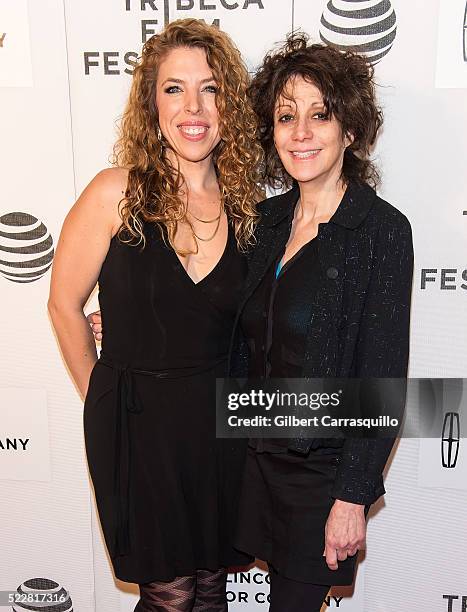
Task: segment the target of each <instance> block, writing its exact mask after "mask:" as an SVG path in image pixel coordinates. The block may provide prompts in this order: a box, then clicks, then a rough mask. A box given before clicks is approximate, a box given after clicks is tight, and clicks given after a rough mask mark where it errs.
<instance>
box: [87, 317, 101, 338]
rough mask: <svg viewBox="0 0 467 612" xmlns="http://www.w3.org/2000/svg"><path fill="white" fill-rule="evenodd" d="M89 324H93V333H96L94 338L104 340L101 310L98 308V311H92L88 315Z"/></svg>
mask: <svg viewBox="0 0 467 612" xmlns="http://www.w3.org/2000/svg"><path fill="white" fill-rule="evenodd" d="M86 318H87V320H88V323H89V325H90V326H91V329H92V333H93V334H94V338H95V339H96V340H99V341H100V340H102V318H101V311H100V310H96V312H91V314H88V316H87V317H86Z"/></svg>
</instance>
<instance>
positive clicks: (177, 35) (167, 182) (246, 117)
mask: <svg viewBox="0 0 467 612" xmlns="http://www.w3.org/2000/svg"><path fill="white" fill-rule="evenodd" d="M177 47H188V48H190V47H194V48H201V49H204V51H205V52H206V58H207V63H208V65H209V67H210V68H211V70H212V74H213V77H214V79H215V81H216V85H217V87H218V92H217V94H216V107H217V110H218V113H219V133H220V137H221V141H220V143H219V144H218V145H217V147H216V149H215V151H214V155H213V161H214V165H215V168H216V174H217V178H218V182H219V188H220V193H221V199H222V204H223V206H224V208H225V210H226V213H227V216H228V218H229V221H230V222H231V223H232V225H233V227H234V230H235V236H236V240H237V244H238V247H239V249H240V250H242V251H244V250H246V249H247V247H248V245H249V244H250V243H251V241H252V237H253V231H254V227H255V223H256V220H257V218H258V214H257V212H256V203H257V202H258V201H259V200H260V199H262V198H263V197H264V193H263V190H262V188H261V187H260V177H259V168H260V164H261V159H262V149H261V147H260V146H259V144H258V142H257V140H256V131H257V125H256V117H255V114H254V112H253V110H252V108H251V106H250V103H249V101H248V99H247V96H246V90H247V87H248V85H249V76H248V71H247V69H246V67H245V65H244V63H243V61H242V59H241V56H240V52H239V51H238V49H237V48H236V47H235V45H234V44H233V42H232V41H231V39H230V38H229V37H228V36H227V34H225V33H224V32H221V31H220V30H219V29H218V28H216V27H215V26H209V25H207V24H206V23H205V22H204V21H201V20H198V19H179V20H177V21H173V22H172V23H170V24H169V25H167V26H166V27H165V28H164V30H162V32H161V33H160V34H156V35H154V36H152V37H151V38H150V39H149V40H148V41H147V42H146V43H145V44H144V46H143V51H142V56H141V58H140V60H139V63H138V64H137V65H136V67H135V70H134V74H133V82H132V86H131V90H130V94H129V98H128V102H127V105H126V108H125V111H124V113H123V116H122V119H121V123H120V134H119V138H118V140H117V142H116V143H115V146H114V150H113V158H112V163H113V164H114V165H118V166H123V167H127V168H129V175H128V184H127V189H126V192H125V197H124V198H123V200H122V202H121V204H122V205H121V208H120V215H121V218H122V226H121V228H120V230H119V238H120V240H122V241H123V242H127V243H133V244H134V243H135V240H136V244H142V246H143V247H144V245H145V236H144V233H143V224H142V222H143V220H144V221H149V222H153V223H156V224H157V225H158V226H159V228H160V229H161V231H162V230H163V226H165V228H166V229H167V238H168V241H169V242H170V244H171V246H172V247H173V248H174V249H175V246H174V238H175V234H176V231H177V222H179V221H181V220H185V217H186V202H184V201H183V200H182V198H181V196H180V190H181V188H182V186H183V184H184V179H183V176H182V175H181V173H180V171H179V170H178V169H176V168H174V166H173V165H172V164H171V163H170V161H169V159H167V157H166V156H165V155H164V149H163V143H162V142H161V141H160V140H159V139H158V138H157V130H158V111H157V106H156V82H157V74H158V66H159V65H160V62H161V60H162V59H163V58H164V56H165V55H166V54H167V53H168V52H169V51H171V50H172V49H175V48H177ZM162 236H163V237H164V239H165V236H164V232H163V231H162ZM178 252H179V253H180V254H181V255H186V254H187V252H181V251H178ZM194 252H196V251H194Z"/></svg>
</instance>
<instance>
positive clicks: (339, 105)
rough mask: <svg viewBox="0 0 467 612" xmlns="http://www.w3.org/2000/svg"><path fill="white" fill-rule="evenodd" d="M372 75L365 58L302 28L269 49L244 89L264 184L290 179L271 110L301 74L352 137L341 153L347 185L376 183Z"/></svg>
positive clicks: (377, 122) (378, 116)
mask: <svg viewBox="0 0 467 612" xmlns="http://www.w3.org/2000/svg"><path fill="white" fill-rule="evenodd" d="M373 75H374V69H373V66H371V64H370V63H369V62H368V61H367V59H366V58H365V57H364V56H362V55H359V54H357V53H355V52H353V51H345V52H342V51H340V50H338V49H337V48H335V47H332V46H326V45H322V44H310V43H309V42H308V36H307V35H306V34H304V33H301V32H300V33H292V34H290V35H289V36H288V37H287V40H286V42H285V43H284V44H283V45H282V46H281V47H279V48H278V49H275V50H273V51H271V52H269V53H268V54H267V55H266V57H265V58H264V60H263V63H262V65H261V66H260V68H259V70H258V71H257V73H256V75H255V76H254V78H253V80H252V82H251V84H250V87H249V89H248V95H249V97H250V100H251V102H252V105H253V108H254V110H255V112H256V115H257V117H258V139H259V141H260V143H261V145H262V147H263V150H264V163H263V168H262V175H263V180H264V182H265V183H266V184H268V185H269V186H271V187H273V188H281V187H290V186H291V184H292V182H293V180H292V177H291V176H290V175H289V174H288V173H287V172H286V170H285V168H284V166H283V165H282V163H281V160H280V158H279V155H278V154H277V151H276V148H275V146H274V109H275V106H276V102H277V100H278V98H279V96H281V95H285V94H284V89H285V87H286V85H287V83H288V82H289V79H290V78H291V77H294V76H301V77H303V78H304V79H306V80H308V81H309V82H311V83H313V84H314V85H315V86H316V87H317V88H318V89H319V90H320V92H321V94H322V96H323V102H324V105H325V109H326V113H327V114H328V115H329V116H334V117H335V118H336V119H337V121H338V122H339V123H340V125H341V128H342V131H343V133H344V134H351V135H352V136H353V138H354V140H353V143H352V144H351V145H349V146H348V147H347V149H346V150H345V154H344V164H343V169H342V178H343V180H344V181H345V183H348V182H349V181H350V180H354V181H357V182H367V183H370V184H372V185H373V186H376V185H377V184H378V182H379V173H378V171H377V169H376V167H375V166H374V164H373V163H372V162H371V161H370V159H369V154H370V148H371V146H372V145H373V143H374V142H375V139H376V136H377V133H378V130H379V128H380V127H381V125H382V122H383V115H382V112H381V109H380V108H379V106H378V105H377V102H376V96H375V83H374V80H373Z"/></svg>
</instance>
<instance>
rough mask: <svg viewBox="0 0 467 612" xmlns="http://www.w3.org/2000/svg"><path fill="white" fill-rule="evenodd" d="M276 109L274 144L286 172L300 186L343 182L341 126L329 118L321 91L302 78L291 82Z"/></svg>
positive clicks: (346, 141)
mask: <svg viewBox="0 0 467 612" xmlns="http://www.w3.org/2000/svg"><path fill="white" fill-rule="evenodd" d="M285 92H286V94H287V96H286V97H285V96H279V99H278V100H277V103H276V107H275V110H274V142H275V145H276V149H277V152H278V154H279V157H280V158H281V161H282V163H283V165H284V168H285V169H286V171H287V172H288V173H289V174H290V176H291V177H292V178H294V179H295V180H297V181H298V182H299V183H302V184H303V183H308V182H310V181H319V182H320V183H321V182H322V183H323V184H326V183H327V182H328V181H334V180H335V184H337V182H338V181H339V179H340V176H341V172H342V165H343V161H344V151H345V148H346V147H347V146H348V145H349V144H351V142H352V138H351V137H349V136H344V135H343V134H342V129H341V126H340V123H339V122H338V121H337V119H336V118H335V117H332V116H331V117H329V116H328V115H327V113H326V108H325V105H324V102H323V96H322V95H321V92H320V90H319V89H318V88H317V87H316V85H314V84H313V83H310V82H309V81H306V80H305V79H304V78H303V77H301V76H295V77H293V78H292V79H290V80H289V82H288V83H287V85H286V88H285Z"/></svg>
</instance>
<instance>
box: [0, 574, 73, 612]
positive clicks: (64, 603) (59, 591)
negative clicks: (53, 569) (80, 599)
mask: <svg viewBox="0 0 467 612" xmlns="http://www.w3.org/2000/svg"><path fill="white" fill-rule="evenodd" d="M12 598H13V600H14V604H13V606H12V607H11V610H12V611H13V612H25V610H29V611H30V612H31V611H33V612H40V611H45V610H47V612H73V602H72V601H71V597H70V595H69V593H68V592H67V591H66V590H65V588H64V587H62V586H61V585H60V584H58V582H55V580H50V579H49V578H31V579H30V580H25V581H24V582H23V584H20V585H19V587H18V588H17V589H16V592H14V593H12Z"/></svg>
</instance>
